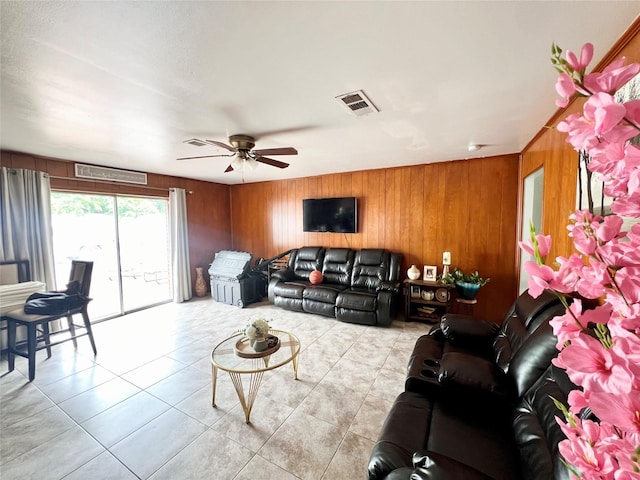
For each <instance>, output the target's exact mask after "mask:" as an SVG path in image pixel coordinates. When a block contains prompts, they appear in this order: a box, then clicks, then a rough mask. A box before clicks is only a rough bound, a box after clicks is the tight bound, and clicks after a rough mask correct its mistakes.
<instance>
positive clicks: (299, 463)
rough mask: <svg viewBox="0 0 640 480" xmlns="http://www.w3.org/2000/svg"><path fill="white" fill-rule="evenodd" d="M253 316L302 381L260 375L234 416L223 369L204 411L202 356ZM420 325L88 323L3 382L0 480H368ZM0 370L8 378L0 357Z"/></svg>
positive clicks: (176, 319) (257, 311)
mask: <svg viewBox="0 0 640 480" xmlns="http://www.w3.org/2000/svg"><path fill="white" fill-rule="evenodd" d="M255 317H265V318H268V319H271V324H272V326H273V327H274V328H281V329H284V330H289V331H291V332H294V333H295V334H296V335H298V337H299V338H300V340H301V342H302V352H301V355H300V364H299V373H298V376H299V380H297V381H296V380H293V379H292V376H291V369H290V368H289V366H284V367H282V368H280V369H278V370H275V371H272V372H267V373H266V374H265V376H264V379H263V383H262V386H261V388H260V391H259V393H258V398H257V400H256V403H255V405H254V409H253V411H252V414H251V420H252V423H251V424H250V425H247V424H246V423H245V422H244V414H243V412H242V408H241V407H240V404H239V402H238V398H237V396H236V393H235V390H234V389H233V386H232V384H231V382H230V380H229V378H228V376H227V375H226V374H225V373H224V372H220V374H219V375H218V389H217V392H216V403H217V408H215V409H214V408H212V407H211V363H210V353H211V349H212V348H213V346H214V345H216V343H218V342H219V341H221V340H223V339H224V338H226V337H228V336H230V335H231V334H233V333H234V332H235V331H237V330H238V329H240V328H241V327H243V326H244V325H245V323H246V322H247V320H249V319H250V318H255ZM430 328H431V326H430V325H425V324H421V323H405V322H403V321H401V320H396V321H394V323H393V325H392V326H391V327H390V328H376V327H366V326H361V325H353V324H348V323H341V322H338V321H336V320H334V319H330V318H325V317H321V316H316V315H307V314H302V313H295V312H289V311H285V310H282V309H279V308H276V307H274V306H272V305H270V304H269V303H267V302H262V303H258V304H253V305H250V306H248V307H247V308H244V309H238V308H236V307H232V306H229V305H224V304H221V303H216V302H214V301H212V300H211V299H210V298H204V299H195V300H192V301H190V302H186V303H183V304H173V303H171V304H166V305H162V306H159V307H155V308H151V309H148V310H144V311H141V312H137V313H134V314H131V315H127V316H124V317H120V318H117V319H114V320H109V321H106V322H102V323H99V324H97V325H96V326H95V338H96V343H97V346H98V355H97V356H96V357H95V358H94V357H93V355H92V353H91V351H90V348H89V345H88V343H89V342H88V340H87V339H86V338H83V339H80V340H79V347H78V350H77V351H76V350H74V349H73V346H72V345H71V344H70V343H67V344H63V345H60V346H57V347H54V350H53V356H52V358H50V359H47V358H46V354H45V352H44V351H41V352H39V353H38V355H39V356H38V364H37V367H36V378H35V380H34V381H33V382H32V383H30V382H28V381H27V379H26V370H27V363H26V360H24V359H21V358H19V359H17V361H16V370H14V371H13V372H11V373H8V374H2V376H1V377H0V402H1V403H0V420H1V421H0V427H1V428H2V431H1V433H0V477H1V478H2V480H14V479H25V478H38V479H41V480H45V479H50V480H58V479H63V478H64V479H66V480H70V479H78V480H80V479H82V480H84V479H93V480H96V479H115V480H127V479H147V478H150V479H153V480H159V479H171V480H183V479H203V478H207V479H220V480H232V479H233V480H245V479H255V478H260V479H263V480H268V479H274V480H288V479H303V480H314V479H318V480H320V479H324V480H344V479H364V478H365V473H366V466H367V463H368V460H369V454H370V452H371V448H372V447H373V444H374V442H375V440H376V439H377V437H378V434H379V431H380V428H381V427H382V423H383V422H384V419H385V418H386V415H387V412H388V411H389V409H390V408H391V404H392V402H393V400H394V398H395V397H396V396H397V395H398V394H399V393H400V392H401V391H402V390H403V386H404V375H405V369H406V365H407V361H408V358H409V354H410V353H411V348H412V347H413V344H414V342H415V340H416V339H417V338H418V337H419V336H420V335H423V334H425V333H426V332H428V330H429V329H430ZM0 368H1V369H2V371H3V372H6V370H7V362H6V358H3V359H2V360H0Z"/></svg>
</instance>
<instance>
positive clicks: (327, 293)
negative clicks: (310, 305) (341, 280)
mask: <svg viewBox="0 0 640 480" xmlns="http://www.w3.org/2000/svg"><path fill="white" fill-rule="evenodd" d="M344 289H345V287H344V286H343V285H336V284H330V283H323V284H320V285H310V286H308V287H307V288H305V289H304V292H303V294H302V298H304V299H306V300H314V301H316V302H324V303H331V304H333V305H335V303H336V299H337V298H338V294H339V293H340V292H342V291H343V290H344Z"/></svg>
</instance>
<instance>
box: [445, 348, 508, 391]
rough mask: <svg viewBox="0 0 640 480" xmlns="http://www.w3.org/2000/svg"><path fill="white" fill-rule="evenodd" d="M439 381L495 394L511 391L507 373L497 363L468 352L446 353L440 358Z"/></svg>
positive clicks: (448, 384)
mask: <svg viewBox="0 0 640 480" xmlns="http://www.w3.org/2000/svg"><path fill="white" fill-rule="evenodd" d="M438 382H439V383H440V384H441V385H447V386H453V387H457V388H469V389H472V390H480V391H483V392H487V393H491V394H495V395H502V396H506V395H507V394H508V393H509V389H508V388H507V387H506V385H507V381H506V377H505V374H504V372H503V371H502V370H500V368H499V367H498V366H497V365H496V364H495V363H493V362H491V361H489V360H485V359H483V358H479V357H477V356H475V355H470V354H467V353H460V352H448V353H445V354H444V355H443V356H442V358H441V359H440V370H439V371H438Z"/></svg>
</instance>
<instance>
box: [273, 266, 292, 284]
mask: <svg viewBox="0 0 640 480" xmlns="http://www.w3.org/2000/svg"><path fill="white" fill-rule="evenodd" d="M271 278H277V279H278V280H280V281H282V282H290V281H291V280H293V279H295V273H293V270H289V269H288V268H286V269H284V270H276V271H275V272H273V273H272V274H271Z"/></svg>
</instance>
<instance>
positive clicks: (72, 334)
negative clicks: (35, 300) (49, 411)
mask: <svg viewBox="0 0 640 480" xmlns="http://www.w3.org/2000/svg"><path fill="white" fill-rule="evenodd" d="M92 272H93V262H84V261H79V260H73V261H72V262H71V273H70V275H69V284H72V283H74V282H77V285H78V292H79V294H80V298H81V299H82V302H81V304H79V305H78V306H76V307H73V308H70V309H68V310H66V311H64V312H56V313H54V314H47V313H43V314H39V315H36V314H29V313H25V311H24V307H22V308H19V309H15V310H11V311H9V312H7V313H6V314H5V316H4V318H5V319H6V321H7V328H8V332H7V338H8V363H9V371H10V372H11V371H12V370H13V369H14V368H15V355H19V356H21V357H25V358H27V359H28V360H29V381H32V380H33V379H34V378H35V376H36V352H37V351H38V350H42V349H43V348H46V349H47V357H48V358H50V357H51V347H52V346H53V345H57V344H59V343H62V342H66V341H69V340H71V341H73V345H74V346H75V347H76V348H77V346H78V343H77V341H76V339H77V338H78V337H82V336H85V335H87V336H88V337H89V341H90V342H91V348H92V349H93V353H94V355H95V354H97V350H96V344H95V341H94V339H93V332H92V330H91V321H90V320H89V314H88V312H87V306H88V304H89V302H90V301H91V299H90V298H89V290H90V288H91V274H92ZM76 314H80V315H82V320H83V324H82V325H76V324H74V323H73V315H76ZM63 317H66V319H67V329H66V330H62V331H59V332H55V333H52V332H51V331H50V328H49V324H50V323H51V322H53V321H55V320H58V319H61V318H63ZM18 326H24V327H26V329H27V340H26V341H25V342H21V343H16V328H17V327H18ZM76 327H78V328H81V329H83V331H84V333H77V332H76ZM66 332H68V333H69V336H67V337H65V338H64V339H62V340H60V341H57V342H55V343H52V342H51V337H52V336H53V335H57V334H64V333H66ZM39 344H43V345H39Z"/></svg>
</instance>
